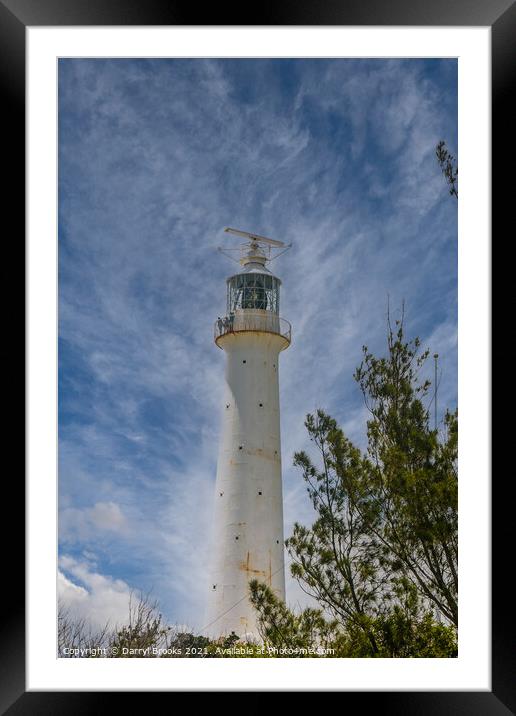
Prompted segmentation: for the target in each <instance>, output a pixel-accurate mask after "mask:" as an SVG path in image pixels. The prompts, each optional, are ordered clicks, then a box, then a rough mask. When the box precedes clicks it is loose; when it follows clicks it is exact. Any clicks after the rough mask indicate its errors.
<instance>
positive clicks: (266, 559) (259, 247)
mask: <svg viewBox="0 0 516 716" xmlns="http://www.w3.org/2000/svg"><path fill="white" fill-rule="evenodd" d="M226 231H227V232H228V233H231V234H234V235H237V236H242V237H244V238H245V239H246V241H245V243H243V244H241V245H240V247H239V249H238V250H239V251H240V261H239V263H240V270H239V271H238V273H235V274H233V275H232V276H230V277H229V278H228V279H227V281H226V284H227V306H226V315H225V316H221V317H219V318H218V319H217V321H216V322H215V335H214V338H215V344H216V345H217V346H218V348H220V349H221V350H223V351H224V353H225V354H226V356H225V358H226V366H225V386H224V391H223V396H222V405H221V412H222V425H221V433H220V442H219V453H218V462H217V477H216V484H215V494H214V513H213V515H214V519H213V541H212V561H211V571H210V575H211V576H210V580H209V584H208V595H207V612H206V622H205V623H206V624H207V627H206V633H207V634H209V635H210V636H211V637H213V638H217V637H220V636H228V635H231V634H232V633H234V634H236V635H237V636H239V637H240V639H243V640H253V639H254V640H258V639H259V635H258V632H257V628H256V617H255V613H254V609H253V607H252V605H251V603H250V600H249V581H250V580H252V579H257V580H258V581H261V582H264V583H265V584H267V585H268V586H269V587H271V589H272V590H273V592H274V593H275V594H276V596H277V597H278V598H280V599H282V600H284V599H285V566H284V547H283V497H282V483H281V441H280V403H279V382H278V380H279V354H280V353H281V351H283V350H285V349H286V348H288V347H289V345H290V340H291V328H290V324H289V323H288V321H286V320H285V319H283V318H281V317H280V286H281V281H280V279H279V278H277V277H276V276H274V275H273V273H272V272H271V271H270V270H269V268H268V267H267V264H268V263H269V262H270V261H271V260H272V259H273V258H276V256H278V255H279V251H280V250H281V253H283V251H285V250H286V249H287V248H289V246H286V245H285V244H284V243H282V242H281V241H276V240H273V239H268V238H266V237H263V236H259V235H256V234H250V233H248V232H243V231H238V230H236V229H230V228H227V229H226ZM283 247H284V248H283Z"/></svg>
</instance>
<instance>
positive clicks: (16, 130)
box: [0, 0, 516, 716]
mask: <svg viewBox="0 0 516 716" xmlns="http://www.w3.org/2000/svg"><path fill="white" fill-rule="evenodd" d="M242 7H245V6H240V8H237V7H232V8H230V6H229V5H228V6H227V7H222V6H220V5H219V4H206V6H203V11H202V16H203V18H204V22H203V23H199V22H197V20H198V17H199V9H198V8H197V7H195V6H194V5H192V4H191V3H185V2H176V0H0V87H1V95H2V97H3V99H4V101H3V102H2V104H3V112H1V113H0V116H2V119H3V120H4V123H5V128H4V131H3V138H4V143H3V145H4V156H5V152H6V151H7V152H11V153H12V160H11V161H9V160H8V159H7V160H5V159H4V162H5V164H4V175H6V174H8V176H9V185H8V186H6V187H5V189H4V192H3V198H4V201H3V206H4V217H5V215H6V214H7V208H8V211H9V213H10V214H15V215H16V220H17V223H16V227H17V228H16V229H15V236H16V240H13V239H14V236H13V238H12V239H11V237H10V236H9V238H8V237H7V236H6V239H7V241H4V247H7V244H8V243H9V244H10V248H14V249H15V253H16V249H17V250H18V256H19V257H20V258H21V259H22V261H23V259H24V248H23V247H24V238H23V235H22V232H23V230H24V229H23V228H22V226H21V224H22V220H21V217H24V216H25V161H24V158H25V132H24V130H25V95H24V93H25V28H26V27H27V26H62V25H70V26H73V25H93V26H98V25H176V26H177V25H179V26H185V25H198V24H202V25H286V26H288V25H365V26H367V25H391V26H424V25H430V26H432V25H433V26H490V27H491V31H492V55H491V60H492V152H493V154H492V156H493V160H492V168H493V171H492V180H493V185H494V191H493V192H492V209H493V214H492V216H493V230H494V231H496V232H497V233H498V235H499V237H498V238H499V240H500V241H502V240H503V238H505V237H502V230H501V227H502V224H503V225H504V226H505V223H507V226H508V227H509V229H508V235H507V238H509V237H510V235H511V233H513V225H514V220H513V217H512V216H511V217H509V212H510V211H511V208H512V205H513V203H514V196H513V195H514V189H513V186H514V182H512V186H511V181H510V180H509V181H504V179H503V177H502V173H503V168H504V166H505V164H506V163H510V161H509V162H507V159H508V158H510V157H511V156H512V157H513V158H514V157H515V156H516V151H515V140H514V134H513V132H512V125H513V123H514V119H512V122H511V116H512V118H514V115H511V113H510V111H509V101H510V99H511V95H512V94H513V88H514V86H516V81H515V79H516V78H515V74H516V73H515V66H514V48H515V46H516V2H515V0H389V1H388V2H387V1H384V2H382V0H328V1H327V2H317V1H316V0H312V2H307V1H306V0H305V2H296V3H295V4H294V3H293V2H283V3H281V2H280V0H277V2H276V3H275V4H266V5H263V6H260V7H259V10H260V12H259V13H257V14H256V15H254V16H253V17H252V18H251V17H249V18H246V17H245V16H244V15H242V12H241V11H242ZM253 9H255V8H254V7H253ZM511 90H512V91H511ZM6 110H7V111H6ZM513 163H514V159H513V162H512V164H513ZM504 212H505V214H506V216H505V217H504ZM511 213H512V212H511ZM504 218H506V219H507V222H504ZM9 239H10V241H9ZM4 261H5V259H4ZM507 263H508V264H509V265H510V262H507ZM22 281H23V278H22ZM500 283H501V282H500ZM504 283H505V282H504ZM499 285H500V284H499ZM21 303H22V305H23V303H24V297H22V298H21ZM499 307H500V304H499ZM493 315H494V314H493ZM22 342H23V337H22ZM500 353H501V351H500ZM495 355H496V354H495ZM500 357H501V355H500ZM21 364H22V362H21V361H20V363H19V364H16V363H15V364H14V368H13V363H12V362H10V365H9V369H10V373H11V375H12V372H13V369H14V370H15V371H16V370H17V365H21ZM19 371H20V373H21V372H22V371H21V369H19ZM15 382H17V383H18V386H21V385H24V375H23V374H22V375H20V377H19V380H18V381H15ZM16 401H17V402H18V403H19V402H20V392H19V391H18V393H17V396H16ZM501 433H502V430H501V429H500V423H499V429H498V432H497V435H496V437H498V449H499V451H500V448H501V446H502V439H503V438H502V437H501ZM493 437H494V436H493ZM509 444H510V443H509ZM504 447H505V443H504ZM493 454H496V450H493ZM18 455H19V453H18ZM9 472H10V471H9ZM511 473H512V471H508V472H507V480H506V481H504V482H505V484H503V483H502V479H503V477H502V476H503V474H504V473H503V472H502V473H501V475H500V476H499V477H497V479H496V480H494V481H493V487H492V501H493V518H494V519H493V520H492V540H493V541H492V544H493V551H492V570H493V591H492V651H491V656H492V691H490V692H480V691H461V692H456V691H454V692H414V691H412V692H346V694H345V696H344V698H345V704H346V708H347V709H349V708H350V707H351V708H353V704H352V703H351V701H352V700H356V699H357V697H358V699H359V703H360V706H361V707H362V708H364V706H367V707H369V708H375V707H377V708H378V709H379V710H381V711H382V712H383V713H386V714H391V713H392V714H396V715H398V714H409V713H410V714H412V713H414V714H415V713H417V714H419V715H421V716H424V715H425V714H431V715H432V716H439V715H441V714H450V715H451V714H454V716H455V715H460V714H468V715H472V714H482V716H486V715H487V714H500V716H502V714H508V713H511V712H515V713H516V629H515V621H514V619H513V618H512V615H511V611H512V609H513V603H514V602H513V593H512V592H510V593H509V594H507V581H506V578H505V575H506V574H507V570H508V567H509V568H510V564H511V563H513V559H514V557H513V554H512V550H510V547H511V537H512V536H513V535H512V532H513V530H512V529H511V527H512V524H513V522H514V507H513V505H514V503H513V501H511V500H508V499H507V498H506V488H507V483H508V482H510V481H511V479H512V477H511ZM8 476H9V482H10V488H11V493H10V497H9V512H10V513H11V515H12V516H13V517H14V521H13V523H12V524H14V525H15V532H14V533H13V528H12V527H9V528H7V521H6V520H2V521H1V524H2V527H3V529H4V539H3V545H5V546H6V547H7V549H4V551H3V559H4V574H6V575H9V580H8V582H9V586H8V589H9V594H5V596H6V597H7V598H8V604H9V610H7V609H4V612H3V614H2V618H3V624H2V626H3V629H2V641H1V645H2V653H1V659H0V678H1V684H0V686H1V688H0V712H1V713H8V714H10V715H12V716H14V715H17V714H38V715H39V714H52V715H55V714H61V713H62V714H86V713H88V714H91V713H95V714H99V713H104V712H105V711H106V712H107V711H108V710H109V711H112V710H113V708H116V709H117V710H118V708H123V705H121V704H120V696H121V694H120V693H113V692H72V691H64V692H53V693H52V692H48V691H41V692H25V617H24V603H25V593H24V592H25V589H24V581H25V574H24V571H25V570H24V548H23V545H24V533H23V531H22V527H21V526H22V525H23V524H24V521H25V514H24V513H25V503H24V483H23V479H22V476H21V475H20V474H17V475H16V474H15V473H14V471H13V473H12V475H11V474H9V473H6V474H5V477H4V479H6V480H7V477H8ZM501 483H502V484H501ZM4 525H5V526H4ZM6 528H7V529H8V531H7V530H6ZM14 534H15V535H16V537H15V539H13V537H14ZM512 543H514V540H512ZM511 558H512V559H511ZM5 592H7V589H6V587H4V593H5ZM506 594H507V599H505V595H506ZM303 686H304V687H305V688H306V684H304V685H303ZM312 690H314V691H317V685H316V684H314V688H313V689H312ZM167 695H168V694H167ZM168 696H169V697H170V695H168ZM129 697H130V699H131V702H130V703H131V708H130V710H129V713H134V712H136V710H139V709H140V708H142V707H143V708H144V709H145V707H147V709H145V710H148V706H149V697H150V694H149V693H148V692H144V693H141V692H131V693H130V694H129ZM115 699H116V702H115ZM144 699H145V701H144ZM226 704H227V702H226ZM170 705H171V703H170V701H169V707H170ZM247 705H248V700H247V699H246V706H244V708H246V707H247ZM239 708H240V707H239V706H237V709H239Z"/></svg>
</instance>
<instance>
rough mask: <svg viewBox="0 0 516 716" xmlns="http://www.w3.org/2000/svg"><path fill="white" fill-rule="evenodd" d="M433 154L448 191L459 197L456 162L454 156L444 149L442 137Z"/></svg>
mask: <svg viewBox="0 0 516 716" xmlns="http://www.w3.org/2000/svg"><path fill="white" fill-rule="evenodd" d="M435 155H436V157H437V161H438V162H439V166H440V167H441V171H442V173H443V174H444V177H445V179H446V181H447V183H448V187H449V192H450V194H451V195H452V196H455V197H456V198H458V197H459V185H458V182H459V170H458V169H457V163H456V162H455V157H453V155H452V154H450V152H449V151H448V150H447V149H446V142H444V141H443V140H442V139H441V141H440V142H439V143H438V145H437V147H436V148H435Z"/></svg>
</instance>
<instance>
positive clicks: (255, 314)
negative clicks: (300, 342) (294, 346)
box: [214, 309, 292, 343]
mask: <svg viewBox="0 0 516 716" xmlns="http://www.w3.org/2000/svg"><path fill="white" fill-rule="evenodd" d="M241 331H263V332H265V333H277V334H278V335H280V336H283V338H286V339H287V341H289V343H290V340H291V333H292V328H291V326H290V323H289V322H288V321H286V320H285V319H284V318H280V317H279V316H277V315H276V314H275V313H271V312H270V311H249V310H247V309H239V310H237V311H236V313H235V314H233V316H221V318H220V319H217V320H216V321H215V326H214V338H215V341H216V340H217V338H220V336H224V335H225V334H226V333H240V332H241Z"/></svg>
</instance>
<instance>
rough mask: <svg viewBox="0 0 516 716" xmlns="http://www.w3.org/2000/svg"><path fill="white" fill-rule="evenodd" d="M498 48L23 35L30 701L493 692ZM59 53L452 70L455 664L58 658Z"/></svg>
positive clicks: (485, 34) (477, 37) (313, 38)
mask: <svg viewBox="0 0 516 716" xmlns="http://www.w3.org/2000/svg"><path fill="white" fill-rule="evenodd" d="M490 37H491V35H490V28H484V27H482V28H459V29H456V28H450V27H446V28H410V27H409V28H384V27H374V28H350V27H337V26H335V27H325V28H320V27H317V28H314V27H311V28H305V27H303V28H299V27H294V26H291V27H266V28H263V27H231V28H216V27H184V28H172V27H156V28H136V27H116V28H107V27H94V28H76V27H74V28H42V27H37V28H27V40H28V51H27V52H28V63H27V67H28V89H27V100H28V102H27V107H28V109H27V112H28V114H27V120H28V124H27V127H28V137H27V138H28V178H27V189H28V207H27V227H28V260H27V270H28V373H27V376H28V423H27V424H28V455H27V457H28V461H27V464H28V473H27V495H28V497H27V584H28V593H27V619H28V621H27V690H29V691H34V690H68V689H73V690H87V689H95V690H104V689H105V690H118V689H119V690H124V691H126V690H152V689H156V690H174V689H192V690H202V689H204V690H216V689H225V690H228V689H239V690H242V689H252V690H259V689H264V688H266V689H269V690H272V689H294V690H303V689H308V690H315V689H342V690H345V689H350V690H368V691H370V690H396V691H401V690H424V691H426V690H490V688H491V681H490V679H491V676H490V651H491V635H490V587H489V584H490V516H489V515H490V502H491V495H490V444H489V425H490V402H489V401H490V397H489V369H490V365H489V348H488V347H489V340H490V336H489V309H490V299H489V266H490V251H489V244H490V126H491V124H490V91H491V89H490ZM59 56H61V57H62V56H68V57H88V56H92V57H98V56H106V57H115V56H118V57H124V56H125V57H137V56H142V57H151V56H152V57H160V56H162V57H201V56H202V57H208V56H209V57H231V56H233V57H235V56H237V57H249V56H252V57H264V56H269V57H270V56H273V57H315V56H317V57H332V56H334V57H394V56H397V57H459V157H460V177H461V179H460V201H459V257H460V258H459V412H460V435H459V445H460V453H459V474H460V476H461V479H460V480H459V504H460V510H459V512H460V518H459V535H460V547H461V548H460V594H459V601H460V632H459V657H458V658H457V659H430V660H427V659H407V660H405V659H346V660H341V659H275V660H269V659H252V660H251V659H233V660H231V661H229V662H228V661H227V660H225V659H196V660H191V659H173V660H171V659H56V656H55V648H56V647H55V623H54V621H53V619H52V616H53V615H54V614H55V604H56V587H55V555H56V547H57V541H56V504H55V494H56V475H57V465H56V448H55V446H56V419H55V416H56V414H57V413H56V377H57V376H56V343H57V341H56V318H55V317H56V315H57V314H56V310H57V301H56V287H57V282H56V278H57V276H56V266H57V263H56V259H57V242H56V236H57V216H56V210H55V207H56V204H57V195H56V106H57V105H56V99H57V86H56V59H57V57H59ZM343 661H344V663H343Z"/></svg>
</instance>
